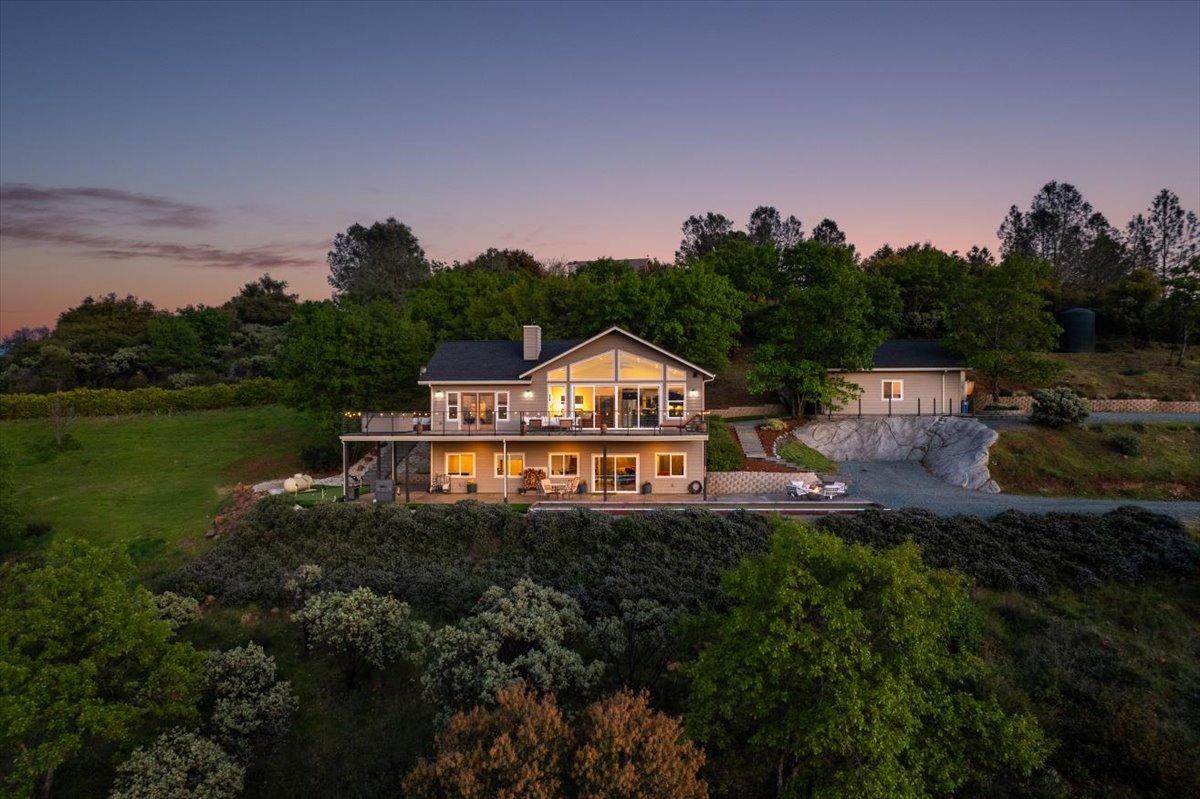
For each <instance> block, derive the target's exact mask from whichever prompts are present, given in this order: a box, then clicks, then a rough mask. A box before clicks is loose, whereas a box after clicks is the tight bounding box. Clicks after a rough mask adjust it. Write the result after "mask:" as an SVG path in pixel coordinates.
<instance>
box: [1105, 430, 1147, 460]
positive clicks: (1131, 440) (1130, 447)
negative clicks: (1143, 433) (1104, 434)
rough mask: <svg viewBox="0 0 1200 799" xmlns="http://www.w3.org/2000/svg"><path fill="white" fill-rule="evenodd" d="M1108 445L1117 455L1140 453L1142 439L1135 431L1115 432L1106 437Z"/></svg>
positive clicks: (1131, 455)
mask: <svg viewBox="0 0 1200 799" xmlns="http://www.w3.org/2000/svg"><path fill="white" fill-rule="evenodd" d="M1108 446H1109V447H1110V448H1111V449H1112V451H1113V452H1116V453H1117V454H1118V455H1128V456H1130V457H1133V456H1135V455H1141V454H1142V439H1141V438H1139V437H1138V436H1137V434H1136V433H1117V434H1116V435H1114V436H1112V437H1111V438H1109V439H1108Z"/></svg>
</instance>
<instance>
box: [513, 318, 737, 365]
mask: <svg viewBox="0 0 1200 799" xmlns="http://www.w3.org/2000/svg"><path fill="white" fill-rule="evenodd" d="M609 333H620V334H621V335H623V336H626V337H627V338H631V339H633V340H634V341H636V342H637V343H639V344H644V345H646V346H647V347H649V348H650V349H652V350H656V351H658V352H661V353H662V354H663V355H666V356H667V357H668V358H671V359H673V360H676V361H679V362H680V363H681V364H683V365H684V366H686V367H688V368H689V369H695V370H696V371H697V372H699V373H700V374H703V375H708V376H709V377H716V375H715V374H713V373H712V372H710V371H708V370H707V369H705V368H704V367H703V366H697V365H696V364H694V363H692V362H691V361H685V360H684V359H683V358H680V357H679V356H678V355H676V354H675V353H673V352H669V351H667V350H664V349H663V348H662V347H660V346H658V345H657V344H653V343H651V342H649V341H646V339H644V338H640V337H639V336H635V335H633V334H632V333H630V332H629V331H628V330H626V329H624V328H622V327H617V326H616V325H613V326H612V327H610V328H609V329H608V330H602V331H600V332H599V333H597V334H596V335H594V336H592V337H591V338H587V339H584V340H583V341H579V342H576V344H575V346H573V347H570V348H569V349H566V350H564V351H562V352H560V353H559V354H558V355H555V356H554V357H552V358H543V359H542V361H541V362H540V363H538V364H537V365H536V366H533V367H530V368H529V369H526V370H525V371H524V372H523V373H522V374H521V377H528V376H529V375H531V374H532V373H534V372H536V371H537V370H538V369H540V368H542V367H543V366H545V365H547V364H549V363H551V362H553V361H557V360H558V359H559V358H563V357H565V356H567V355H570V354H571V353H572V352H574V351H575V350H577V349H579V348H580V347H582V346H583V345H585V344H591V343H592V342H593V341H596V340H597V339H602V338H604V337H605V336H607V335H608V334H609ZM545 351H546V346H545V345H544V344H543V345H542V353H543V354H544V353H545Z"/></svg>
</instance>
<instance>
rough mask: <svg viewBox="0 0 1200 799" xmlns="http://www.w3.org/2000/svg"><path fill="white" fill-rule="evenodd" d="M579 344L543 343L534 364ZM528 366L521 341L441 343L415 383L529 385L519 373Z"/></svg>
mask: <svg viewBox="0 0 1200 799" xmlns="http://www.w3.org/2000/svg"><path fill="white" fill-rule="evenodd" d="M578 343H579V340H578V339H548V340H546V341H543V342H542V355H541V358H539V359H538V361H537V362H536V363H538V364H542V363H545V362H546V361H548V360H551V359H553V358H556V357H558V356H559V355H561V354H562V353H563V352H566V351H567V350H569V349H571V348H573V347H575V346H576V345H577V344H578ZM530 363H531V362H530V361H527V360H525V350H524V345H523V344H522V342H520V341H443V342H442V343H441V344H439V345H438V346H437V349H436V350H434V353H433V357H431V358H430V359H429V363H428V364H427V365H426V367H425V372H424V373H423V374H422V375H421V376H420V378H418V380H417V383H419V384H425V383H453V382H466V383H469V382H493V383H528V382H529V381H528V380H526V379H523V378H522V375H521V373H522V372H523V371H525V370H526V369H528V368H529V364H530Z"/></svg>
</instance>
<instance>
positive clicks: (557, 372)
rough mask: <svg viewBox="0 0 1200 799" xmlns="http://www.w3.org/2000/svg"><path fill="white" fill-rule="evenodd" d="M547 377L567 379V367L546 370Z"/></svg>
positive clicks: (549, 378) (550, 378)
mask: <svg viewBox="0 0 1200 799" xmlns="http://www.w3.org/2000/svg"><path fill="white" fill-rule="evenodd" d="M546 379H547V380H566V379H567V367H565V366H560V367H559V368H557V369H551V370H550V371H549V372H546Z"/></svg>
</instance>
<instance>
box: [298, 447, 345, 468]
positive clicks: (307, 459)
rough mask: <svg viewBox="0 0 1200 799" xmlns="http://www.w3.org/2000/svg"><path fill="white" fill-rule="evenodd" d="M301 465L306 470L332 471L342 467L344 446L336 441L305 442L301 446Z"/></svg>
mask: <svg viewBox="0 0 1200 799" xmlns="http://www.w3.org/2000/svg"><path fill="white" fill-rule="evenodd" d="M300 466H301V467H302V468H303V469H304V471H305V472H332V471H336V470H338V469H340V468H342V448H341V447H340V446H338V443H337V442H336V441H326V442H323V443H312V444H305V445H304V446H302V447H301V448H300Z"/></svg>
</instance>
